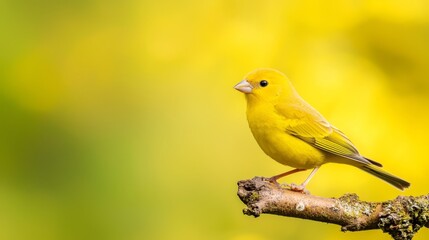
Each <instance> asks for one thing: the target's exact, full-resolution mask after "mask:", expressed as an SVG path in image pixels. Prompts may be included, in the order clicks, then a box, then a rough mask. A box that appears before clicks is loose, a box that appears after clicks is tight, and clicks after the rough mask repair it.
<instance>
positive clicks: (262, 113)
mask: <svg viewBox="0 0 429 240" xmlns="http://www.w3.org/2000/svg"><path fill="white" fill-rule="evenodd" d="M234 88H235V89H237V90H238V91H240V92H243V93H245V96H246V100H247V120H248V123H249V127H250V130H251V131H252V134H253V136H254V138H255V139H256V141H257V143H258V145H259V146H260V147H261V149H262V150H263V151H264V152H265V153H266V154H267V155H268V156H270V157H271V158H273V159H274V160H276V161H277V162H279V163H281V164H284V165H287V166H290V167H293V168H295V169H294V170H291V171H288V172H285V173H282V174H279V175H276V176H273V177H272V178H271V180H273V181H275V182H277V180H278V179H279V178H281V177H284V176H286V175H289V174H292V173H296V172H300V171H304V170H308V169H313V171H312V172H311V173H310V175H309V176H308V177H307V179H306V180H305V181H304V182H303V183H302V184H301V185H298V186H297V187H296V188H294V190H297V191H302V190H304V189H305V186H306V185H307V184H308V182H309V181H310V179H311V178H312V177H313V175H314V174H315V173H316V171H317V170H318V169H319V168H320V166H322V165H323V164H325V163H342V164H348V165H351V166H355V167H357V168H359V169H361V170H363V171H365V172H368V173H370V174H372V175H374V176H376V177H378V178H380V179H382V180H384V181H386V182H388V183H390V184H392V185H393V186H395V187H397V188H399V189H401V190H404V189H405V188H407V187H409V186H410V183H408V182H407V181H405V180H402V179H401V178H398V177H396V176H394V175H392V174H390V173H388V172H386V171H384V170H382V169H381V167H382V165H381V164H380V163H378V162H376V161H373V160H371V159H368V158H366V157H364V156H362V155H361V154H360V153H359V152H358V150H357V149H356V147H355V146H354V145H353V143H352V142H351V141H350V140H349V139H348V138H347V136H346V135H345V134H344V133H343V132H341V131H340V130H339V129H337V128H336V127H334V126H333V125H331V124H330V123H329V122H328V121H327V120H326V119H325V118H324V117H323V116H322V115H321V114H320V113H319V112H318V111H317V110H316V109H314V108H313V107H312V106H310V104H308V103H307V102H305V101H304V99H302V98H301V97H300V96H299V95H298V93H297V92H296V90H295V88H294V87H293V86H292V83H291V82H290V81H289V80H288V78H287V77H286V76H285V75H284V74H283V73H281V72H279V71H277V70H275V69H269V68H262V69H256V70H254V71H252V72H250V73H249V74H247V75H246V76H245V77H244V80H243V81H241V82H239V83H238V84H237V85H235V87H234Z"/></svg>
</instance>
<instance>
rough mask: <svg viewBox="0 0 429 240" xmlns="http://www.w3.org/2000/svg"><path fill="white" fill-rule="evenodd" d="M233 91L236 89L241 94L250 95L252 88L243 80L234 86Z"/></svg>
mask: <svg viewBox="0 0 429 240" xmlns="http://www.w3.org/2000/svg"><path fill="white" fill-rule="evenodd" d="M234 88H235V89H237V90H238V91H240V92H242V93H251V92H252V89H253V86H252V85H250V83H249V82H248V81H246V80H243V81H241V82H239V83H237V85H235V86H234Z"/></svg>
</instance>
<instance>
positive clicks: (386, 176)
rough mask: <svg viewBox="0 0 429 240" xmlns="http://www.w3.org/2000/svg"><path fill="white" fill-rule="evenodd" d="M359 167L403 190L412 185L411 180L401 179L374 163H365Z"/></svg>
mask: <svg viewBox="0 0 429 240" xmlns="http://www.w3.org/2000/svg"><path fill="white" fill-rule="evenodd" d="M359 168H360V169H362V170H364V171H365V172H367V173H370V174H372V175H374V176H376V177H378V178H381V179H383V180H384V181H386V182H388V183H390V184H392V185H393V186H395V187H397V188H399V189H401V190H404V189H405V188H408V187H409V186H410V183H409V182H407V181H405V180H403V179H400V178H398V177H396V176H394V175H392V174H390V173H388V172H386V171H384V170H382V169H381V168H379V167H376V166H374V165H363V166H359Z"/></svg>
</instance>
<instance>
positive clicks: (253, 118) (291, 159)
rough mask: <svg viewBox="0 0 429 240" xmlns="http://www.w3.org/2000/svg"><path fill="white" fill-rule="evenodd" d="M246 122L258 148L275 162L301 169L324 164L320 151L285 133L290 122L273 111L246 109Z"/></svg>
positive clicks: (323, 156) (323, 157)
mask: <svg viewBox="0 0 429 240" xmlns="http://www.w3.org/2000/svg"><path fill="white" fill-rule="evenodd" d="M247 120H248V122H249V127H250V129H251V131H252V134H253V136H254V137H255V139H256V141H257V143H258V144H259V146H260V147H261V148H262V150H263V151H264V152H265V153H266V154H267V155H268V156H270V157H271V158H273V159H274V160H276V161H277V162H279V163H281V164H284V165H288V166H291V167H294V168H303V169H308V168H314V167H316V166H320V165H322V164H323V163H324V161H325V155H324V154H323V153H322V152H321V151H320V150H318V149H316V148H314V147H312V146H311V145H309V144H308V143H306V142H304V141H302V140H301V139H299V138H296V137H295V136H292V135H290V134H288V133H287V132H286V128H287V125H288V121H290V120H288V119H285V118H284V117H282V116H280V115H278V114H276V112H275V111H274V109H272V111H270V110H269V109H266V108H251V109H248V111H247Z"/></svg>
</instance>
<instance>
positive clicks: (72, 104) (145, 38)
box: [0, 0, 429, 240]
mask: <svg viewBox="0 0 429 240" xmlns="http://www.w3.org/2000/svg"><path fill="white" fill-rule="evenodd" d="M0 30H1V33H2V34H1V35H2V37H1V38H0V46H1V51H0V79H1V80H0V109H1V118H0V119H1V120H0V121H1V122H0V131H1V134H0V136H1V137H0V142H1V144H0V159H1V160H0V196H1V197H0V212H1V214H0V215H1V216H0V229H1V231H0V238H1V239H44V240H49V239H130V240H132V239H231V240H264V239H288V238H291V239H297V238H299V239H315V238H317V239H389V237H388V236H387V235H385V234H382V233H381V232H379V231H368V232H359V233H346V234H344V233H341V232H340V231H339V227H337V226H332V225H326V224H321V223H316V222H310V221H305V220H298V219H288V218H282V217H276V216H262V217H261V218H259V219H253V218H249V217H245V216H243V215H242V213H241V208H243V205H242V204H241V203H240V201H239V200H238V198H237V197H236V181H237V180H239V179H245V178H250V177H253V176H255V175H264V176H271V175H274V174H278V173H280V172H283V171H286V170H288V169H289V168H288V167H285V166H281V165H279V164H277V163H276V162H274V161H272V160H270V159H269V158H268V157H267V156H265V155H264V154H263V153H262V151H261V150H260V149H259V147H258V146H257V145H256V142H255V141H254V140H253V137H252V136H251V133H250V131H249V129H248V127H247V122H246V119H245V102H244V98H243V96H242V94H240V93H238V92H236V91H235V90H234V89H233V88H232V86H233V85H234V84H235V83H237V82H238V81H240V79H241V78H242V76H244V75H245V74H246V73H247V72H249V71H250V70H253V69H254V68H257V67H274V68H277V69H279V70H281V71H284V72H286V73H287V74H288V75H289V76H290V78H291V79H292V81H293V83H294V84H295V86H296V88H297V89H298V91H299V92H300V93H301V95H302V96H303V97H304V98H305V99H306V100H307V101H308V102H310V103H311V104H312V105H313V106H315V107H316V108H317V109H318V110H319V111H320V112H322V113H323V114H324V116H325V117H326V118H327V119H329V120H330V121H331V123H333V124H334V125H336V126H337V127H339V128H340V129H342V130H343V131H344V132H345V133H347V134H348V135H349V137H350V138H351V139H352V140H353V142H354V143H355V144H356V146H357V147H358V148H359V149H360V151H361V152H362V153H363V154H364V155H366V156H368V157H370V158H373V159H375V160H377V161H380V162H382V163H383V164H384V166H385V168H386V169H387V170H388V171H390V172H392V173H394V174H396V175H398V176H401V177H403V178H405V179H407V180H409V181H410V182H411V183H412V186H411V189H409V190H407V191H406V192H404V193H401V192H398V191H397V190H396V189H394V188H393V187H390V186H389V185H387V184H385V183H384V182H381V181H379V180H378V179H375V178H374V177H371V176H370V175H368V174H365V173H363V172H361V171H359V170H357V169H354V168H351V167H348V166H341V165H326V166H324V167H323V168H322V169H321V170H320V171H319V172H318V174H317V175H316V177H315V178H314V179H313V181H312V182H311V183H310V185H309V186H308V187H309V189H310V191H311V192H312V193H313V194H317V195H322V196H327V197H331V196H336V197H338V196H340V195H342V194H344V193H347V192H356V193H357V194H359V195H360V196H361V198H362V199H364V200H367V201H381V200H385V199H390V198H393V197H395V196H397V195H398V194H406V195H421V194H427V193H428V187H427V184H426V177H427V176H426V175H427V171H428V170H429V162H428V161H427V156H426V146H425V145H426V140H427V135H428V134H429V130H428V127H427V124H428V122H429V97H428V96H429V81H428V79H429V65H428V63H429V44H428V42H429V3H428V2H427V1H423V0H412V1H339V2H338V1H193V0H186V1H167V0H161V1H153V2H150V1H132V0H128V1H101V0H92V1H50V0H42V1H28V0H14V1H11V0H3V1H0ZM306 174H308V173H303V174H296V175H295V176H291V177H289V178H288V179H286V180H287V181H293V182H300V181H302V180H303V179H304V178H305V177H306ZM286 180H285V181H286ZM308 229H312V230H311V231H306V230H308ZM428 236H429V233H428V231H427V229H423V230H421V232H420V233H419V234H418V235H417V237H416V238H415V239H426V238H427V237H428Z"/></svg>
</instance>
